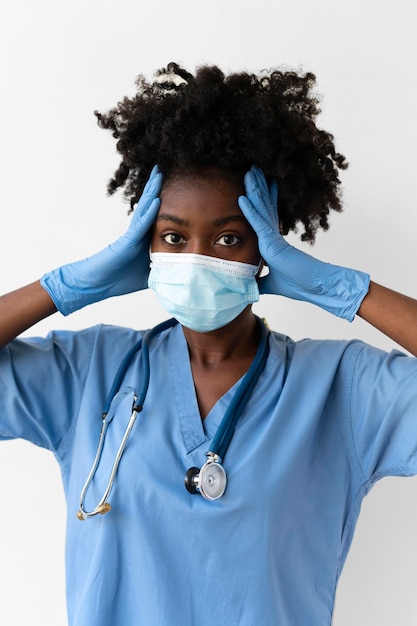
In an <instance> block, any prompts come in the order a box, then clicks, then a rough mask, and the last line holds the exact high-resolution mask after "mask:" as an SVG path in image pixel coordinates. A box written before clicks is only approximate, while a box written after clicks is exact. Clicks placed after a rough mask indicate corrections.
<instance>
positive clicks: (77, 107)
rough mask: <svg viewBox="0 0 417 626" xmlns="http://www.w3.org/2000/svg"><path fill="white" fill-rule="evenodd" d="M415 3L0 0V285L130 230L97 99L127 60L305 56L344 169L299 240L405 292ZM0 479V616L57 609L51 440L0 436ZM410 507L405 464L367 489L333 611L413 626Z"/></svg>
mask: <svg viewBox="0 0 417 626" xmlns="http://www.w3.org/2000/svg"><path fill="white" fill-rule="evenodd" d="M415 18H416V9H415V3H414V2H413V1H411V0H401V2H394V1H392V0H389V1H384V0H368V1H367V2H364V1H363V0H350V1H349V2H346V1H345V2H338V1H337V0H321V1H320V0H319V1H315V0H291V2H290V1H288V0H286V1H285V2H283V1H278V0H276V1H272V0H269V1H268V0H257V2H256V3H254V2H252V1H251V2H249V1H248V0H241V1H240V2H236V1H235V0H229V1H228V2H227V1H226V2H225V1H224V0H211V2H210V3H202V2H197V1H196V0H193V1H191V0H177V1H176V2H170V1H168V0H152V1H151V2H148V3H144V2H139V1H138V0H135V1H133V0H100V1H99V0H72V2H69V3H68V2H66V3H64V2H57V1H56V0H38V1H37V2H32V1H31V0H3V3H2V11H1V23H0V46H1V47H0V59H1V93H2V96H1V102H0V106H1V117H0V124H1V127H0V128H1V131H0V132H1V139H0V155H1V156H0V159H1V162H0V171H1V187H0V193H1V215H0V232H1V247H0V262H1V284H0V290H1V291H2V292H6V291H9V290H11V289H14V288H17V287H18V286H20V285H22V284H24V283H27V282H29V281H32V280H35V279H37V278H38V277H39V276H40V275H42V274H43V273H44V272H45V271H47V270H49V269H52V268H53V267H55V266H58V265H61V264H63V263H65V262H68V261H70V260H75V259H77V258H81V257H83V256H87V255H88V254H90V253H92V252H94V251H96V250H98V249H100V248H101V247H103V246H105V245H106V244H107V243H109V242H110V241H112V240H113V239H115V238H116V237H117V236H118V235H119V234H121V233H122V232H123V231H124V230H125V229H126V227H127V224H128V218H127V216H126V211H127V205H125V204H124V203H123V202H122V199H121V197H120V196H116V197H113V198H111V199H109V198H107V197H106V193H105V185H106V182H107V179H108V178H109V177H110V175H111V174H112V172H113V170H114V168H115V166H116V163H117V157H116V154H115V149H114V142H113V139H112V138H111V137H110V135H109V133H107V132H105V131H102V130H100V129H98V127H97V126H96V123H95V118H94V116H93V114H92V113H93V110H94V109H96V108H98V109H101V110H105V109H106V108H108V107H110V106H112V105H113V104H115V103H116V102H117V100H118V99H119V98H121V97H122V96H123V95H125V94H133V92H134V79H135V77H136V75H137V74H138V73H139V72H144V73H145V74H146V75H147V76H148V77H149V76H150V75H151V72H152V70H153V69H156V68H158V67H161V66H163V65H165V64H166V63H167V62H169V61H171V60H174V61H178V62H181V63H183V64H185V65H186V66H187V67H188V68H190V69H192V70H193V69H194V68H195V66H196V65H198V64H200V63H205V62H209V63H217V64H219V65H220V66H222V67H223V68H225V69H226V70H235V69H249V70H259V69H262V68H266V67H271V66H276V65H281V64H284V65H287V66H289V67H294V68H300V67H303V68H305V69H306V70H311V71H313V72H315V73H316V74H317V77H318V90H319V91H320V92H321V93H322V94H323V103H322V109H323V113H322V116H321V118H320V120H319V124H320V125H322V126H323V128H325V129H326V130H330V131H332V132H333V133H334V135H335V137H336V141H337V145H338V147H339V149H340V150H341V151H342V152H343V153H344V154H346V156H347V157H348V159H349V161H350V163H351V167H350V169H349V171H348V172H347V173H346V174H344V175H343V182H344V190H345V191H344V198H345V212H344V213H343V214H341V215H336V216H334V217H333V218H332V228H331V230H330V232H329V233H327V234H324V235H320V236H319V238H318V241H317V244H316V246H315V247H314V248H313V249H310V248H309V251H310V252H311V253H313V254H315V255H316V256H318V257H320V258H322V259H324V260H327V261H332V262H335V263H338V264H344V265H347V266H351V267H357V268H360V269H363V270H367V271H369V272H370V274H371V275H372V277H373V278H374V280H376V281H379V282H382V283H383V284H386V285H388V286H391V287H392V288H395V289H397V290H399V291H403V292H406V293H408V294H409V295H411V296H414V297H417V285H416V284H415V272H414V267H415V254H416V251H415V246H414V235H415V231H416V227H417V216H416V212H415V207H416V185H415V179H416V176H415V169H414V168H415V146H416V144H417V141H416V140H417V136H416V135H417V132H416V130H417V126H416V119H415V111H416V105H417V97H416V94H417V90H416V81H415V59H416V43H415V42H416V38H415ZM297 245H298V244H297ZM256 311H257V312H258V313H262V314H263V315H265V316H266V317H267V319H268V321H269V323H270V325H271V326H272V327H273V328H274V329H276V330H279V331H281V332H284V333H287V334H289V335H291V336H293V337H294V338H295V339H297V338H300V337H304V336H310V337H359V338H362V339H364V340H366V341H368V342H370V343H373V344H374V345H378V346H381V347H383V348H386V349H391V348H392V347H393V344H392V342H390V341H389V340H388V339H386V338H384V337H383V336H381V335H380V334H379V333H377V332H376V331H374V330H373V329H371V328H368V327H367V326H366V324H365V323H363V322H361V321H360V320H357V321H355V322H354V323H353V324H350V325H349V324H348V323H347V322H343V321H340V320H338V319H333V318H332V317H330V316H329V315H328V314H326V313H324V312H322V311H320V310H315V309H314V308H312V307H310V306H308V305H304V304H301V303H294V302H289V301H284V300H282V299H277V298H272V297H264V299H263V300H262V301H261V302H260V303H259V304H258V305H256ZM165 317H166V316H165V314H164V311H163V310H162V309H161V308H160V307H159V305H158V304H157V303H156V300H155V299H154V298H153V297H152V294H149V293H141V294H136V295H133V296H127V297H124V298H120V299H116V300H112V301H107V302H104V303H100V304H97V305H94V306H92V307H90V308H88V309H86V310H83V311H80V312H78V313H76V314H74V315H72V316H70V317H69V318H63V317H61V316H59V315H55V316H53V317H52V318H50V319H48V320H46V321H45V322H43V323H41V324H39V325H38V327H37V328H35V329H32V331H31V334H33V333H37V334H45V333H46V332H47V331H48V330H49V329H50V328H52V327H54V328H57V327H61V328H64V327H65V328H75V329H76V328H81V327H84V326H87V325H90V324H95V323H97V322H99V321H104V322H111V323H115V324H122V325H133V326H136V327H148V326H151V325H153V324H155V323H156V322H157V321H160V320H162V319H164V318H165ZM57 411H59V399H57ZM0 494H1V509H0V590H1V591H0V594H1V597H0V601H1V610H0V615H1V617H0V621H1V623H3V624H7V625H8V626H18V625H19V626H20V625H21V624H31V625H32V626H37V625H41V624H42V626H48V625H53V626H60V625H64V624H65V623H66V614H65V595H64V563H63V561H64V532H65V528H64V525H65V503H64V500H63V495H62V491H61V484H60V475H59V470H58V467H57V465H56V463H55V461H54V459H53V458H52V455H50V454H49V453H47V452H45V451H43V450H38V449H36V448H35V447H33V446H30V445H29V444H26V443H22V442H7V443H4V444H2V446H1V450H0ZM74 514H75V512H74ZM416 522H417V481H416V479H408V480H400V479H390V480H386V481H385V482H384V483H381V484H380V485H378V486H377V487H376V488H375V489H374V491H373V492H372V493H371V494H370V496H369V497H368V499H367V500H366V503H365V505H364V507H363V514H362V517H361V520H360V523H359V525H358V529H357V533H356V536H355V540H354V544H353V548H352V551H351V554H350V556H349V559H348V562H347V565H346V568H345V572H344V574H343V576H342V580H341V584H340V587H339V592H338V595H337V605H336V612H335V619H334V624H335V625H336V626H348V625H349V626H350V625H352V624H355V626H373V625H377V624H378V626H388V625H393V624H395V625H397V624H401V626H411V625H414V626H415V624H416V622H417V596H416V594H415V591H414V590H415V586H416V583H417V574H416V573H415V565H414V563H415V554H416V552H417V532H416V527H417V524H416Z"/></svg>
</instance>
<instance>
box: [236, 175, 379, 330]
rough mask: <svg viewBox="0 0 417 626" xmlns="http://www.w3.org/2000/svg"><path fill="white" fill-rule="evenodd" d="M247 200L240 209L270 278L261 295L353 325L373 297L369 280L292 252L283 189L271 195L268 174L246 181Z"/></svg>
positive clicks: (263, 283)
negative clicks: (282, 217)
mask: <svg viewBox="0 0 417 626" xmlns="http://www.w3.org/2000/svg"><path fill="white" fill-rule="evenodd" d="M245 189H246V196H241V197H240V198H239V200H238V202H239V207H240V209H241V211H242V213H243V215H244V216H245V217H246V219H247V220H248V222H249V223H250V225H251V226H252V228H253V229H254V231H255V232H256V234H257V235H258V245H259V251H260V253H261V255H262V258H263V259H264V261H265V263H266V264H267V265H268V267H269V274H268V275H267V276H265V277H263V278H261V279H260V281H259V291H260V293H274V294H278V295H282V296H286V297H287V298H293V299H295V300H303V301H305V302H310V303H312V304H316V305H317V306H319V307H321V308H323V309H325V310H326V311H329V313H333V314H334V315H337V316H339V317H342V318H344V319H347V320H349V321H350V322H351V321H352V320H353V319H354V317H355V315H356V312H357V310H358V309H359V307H360V305H361V302H362V300H363V299H364V297H365V296H366V294H367V293H368V289H369V282H370V278H369V275H368V274H364V273H363V272H358V271H356V270H351V269H348V268H345V267H339V266H337V265H331V264H330V263H323V262H322V261H319V260H317V259H315V258H313V257H311V256H310V255H308V254H306V253H305V252H302V251H301V250H298V249H297V248H294V247H293V246H291V245H290V244H289V243H288V242H287V241H285V239H284V237H283V236H282V235H281V233H280V230H279V217H278V209H277V200H278V186H277V185H276V183H273V184H272V185H271V188H270V189H268V184H267V182H266V180H265V176H264V174H263V172H262V171H261V170H260V169H259V168H257V167H252V168H251V169H250V171H249V172H247V174H246V176H245Z"/></svg>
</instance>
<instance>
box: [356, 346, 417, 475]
mask: <svg viewBox="0 0 417 626" xmlns="http://www.w3.org/2000/svg"><path fill="white" fill-rule="evenodd" d="M351 426H352V434H353V440H354V445H355V449H356V453H357V456H358V460H359V463H360V465H361V467H362V470H363V472H364V474H365V479H366V480H368V481H371V482H373V481H375V480H378V479H379V478H381V477H383V476H387V475H392V476H411V475H414V474H416V473H417V359H415V358H414V357H409V356H407V355H405V354H403V353H401V352H398V351H393V352H391V353H389V354H388V353H385V352H382V351H381V350H377V349H375V348H372V347H370V346H366V345H364V346H363V347H362V349H360V350H359V352H358V354H357V357H356V363H355V367H354V374H353V379H352V391H351Z"/></svg>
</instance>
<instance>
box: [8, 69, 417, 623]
mask: <svg viewBox="0 0 417 626" xmlns="http://www.w3.org/2000/svg"><path fill="white" fill-rule="evenodd" d="M313 83H314V77H313V76H312V75H310V74H306V75H305V76H298V75H297V74H295V73H293V72H279V71H273V72H271V73H270V74H269V75H267V74H262V75H260V76H259V77H255V76H250V75H246V74H237V75H234V74H232V75H230V76H227V77H226V76H224V75H223V74H222V73H221V71H220V70H219V69H218V68H208V67H203V68H200V69H199V70H198V72H197V73H196V76H192V75H191V74H189V73H188V72H186V71H185V70H183V69H182V68H180V67H178V66H176V65H175V64H171V65H170V66H168V68H167V69H166V70H163V71H161V72H160V73H159V74H158V76H157V79H156V80H155V81H154V82H153V83H152V84H148V83H147V82H146V81H145V80H144V79H143V78H140V79H139V81H138V93H137V94H136V96H134V97H133V98H131V99H127V98H126V99H124V100H123V101H122V102H121V103H119V104H118V106H117V107H116V108H115V109H113V110H112V111H110V112H109V113H107V114H106V115H101V114H97V115H98V119H99V123H100V125H101V126H102V127H104V128H109V129H111V130H112V131H113V134H114V136H115V137H116V138H117V139H118V143H117V146H118V150H119V152H120V154H121V156H122V162H121V165H120V167H119V169H118V171H117V172H116V174H115V176H114V178H113V179H112V180H111V181H110V184H109V191H110V192H113V191H115V190H116V189H117V188H119V187H123V186H124V188H125V194H126V196H127V197H128V198H130V200H131V204H132V207H133V206H135V205H136V203H137V206H136V208H135V212H134V214H133V218H132V222H131V225H130V227H129V229H128V231H127V233H126V234H125V235H124V236H122V237H121V238H120V239H118V240H117V241H116V242H115V243H114V244H112V245H111V246H109V247H108V248H107V249H105V250H104V251H102V252H100V253H98V254H96V255H94V256H92V257H90V258H88V259H86V260H83V261H80V262H77V263H73V264H70V265H67V266H63V267H61V268H58V269H57V270H54V271H52V272H49V273H48V274H46V275H45V276H43V277H42V279H41V281H39V282H37V283H34V284H32V285H29V286H27V287H24V288H23V289H21V290H18V291H16V292H14V293H12V294H9V295H6V296H4V297H3V298H2V299H1V319H2V331H1V342H2V345H3V346H5V347H4V349H3V350H2V351H1V356H0V367H1V374H2V375H1V385H2V387H1V390H0V398H1V399H0V403H1V410H0V434H1V436H2V437H3V438H11V437H24V438H26V439H29V440H30V441H33V442H34V443H36V444H38V445H41V446H44V447H46V448H49V449H51V450H52V451H53V452H54V454H55V455H56V457H57V459H58V461H59V463H60V465H61V468H62V474H63V480H64V487H65V491H66V497H67V501H68V511H69V513H68V532H67V589H68V612H69V623H70V624H71V625H77V626H81V625H82V626H84V625H85V624H87V623H88V624H92V625H94V624H97V625H98V624H100V625H101V626H103V625H104V626H105V625H106V624H108V625H110V624H111V625H114V624H123V625H130V624H132V625H133V624H134V625H135V626H136V625H138V624H146V625H149V624H152V626H159V625H172V624H179V623H180V624H187V625H193V626H194V625H195V626H206V625H208V624H211V623H212V621H213V620H214V619H215V620H217V621H221V623H224V624H236V625H237V624H239V625H242V626H249V625H251V626H253V625H255V624H256V625H258V624H262V625H271V626H272V625H277V624H279V625H280V626H284V625H285V626H294V625H295V624H297V625H298V624H299V625H300V626H301V625H302V626H306V625H310V624H311V625H312V626H313V625H314V626H324V625H326V626H328V625H329V624H330V623H331V615H332V608H333V600H334V592H335V587H336V584H337V580H338V577H339V574H340V571H341V568H342V566H343V563H344V560H345V557H346V554H347V551H348V549H349V545H350V542H351V539H352V535H353V530H354V526H355V523H356V520H357V517H358V513H359V509H360V504H361V501H362V498H363V497H364V495H365V494H366V492H367V491H368V490H369V489H370V487H371V486H372V484H373V483H374V482H375V481H376V480H377V479H378V478H380V477H382V476H384V475H387V474H397V475H400V474H401V475H411V474H415V473H417V462H416V460H415V459H416V449H417V425H416V419H415V417H416V412H417V397H416V392H415V388H416V387H415V378H416V376H417V361H416V360H415V359H414V358H411V357H407V356H405V355H403V354H400V353H398V352H395V353H392V354H390V355H388V354H386V353H384V352H382V351H380V350H376V349H374V348H371V347H369V346H366V345H364V344H362V343H360V342H343V341H310V340H309V341H301V342H297V343H295V342H293V341H291V340H290V339H289V338H287V337H285V336H283V335H280V334H279V333H269V332H268V331H267V329H266V327H265V325H264V324H263V323H261V322H260V320H258V319H257V318H256V317H255V316H254V315H253V313H252V310H251V304H252V303H253V302H254V301H256V300H257V299H258V297H259V293H270V294H278V295H283V296H286V297H290V298H295V299H299V300H304V301H308V302H310V303H312V304H315V305H317V306H320V307H322V308H324V309H326V310H327V311H329V312H330V313H332V314H335V315H338V316H340V317H342V318H345V319H348V320H352V319H353V318H354V317H355V315H360V316H361V317H363V318H364V319H365V320H367V321H368V322H370V323H371V324H373V325H374V326H376V327H377V328H379V329H380V330H381V331H382V332H384V333H386V334H387V335H388V336H390V337H391V338H393V339H394V340H395V341H397V342H399V343H400V344H402V345H403V346H404V347H405V348H406V349H407V350H409V351H410V352H412V353H413V354H417V337H416V331H415V327H416V324H415V321H416V319H417V304H416V302H415V301H414V300H411V299H409V298H407V297H405V296H401V295H399V294H396V293H395V292H392V291H390V290H387V289H385V288H383V287H381V286H379V285H376V284H374V283H373V282H371V281H370V279H369V276H368V275H367V274H364V273H362V272H358V271H355V270H350V269H347V268H341V267H338V266H334V265H329V264H326V263H322V262H320V261H318V260H316V259H313V258H312V257H310V256H309V255H306V254H304V253H303V252H301V251H299V250H297V249H295V248H294V247H292V246H290V245H289V244H288V243H287V242H286V241H285V239H284V237H283V235H285V234H287V233H288V232H289V230H292V229H295V228H296V227H297V225H298V224H300V223H301V224H302V225H303V226H304V233H303V235H302V238H303V239H305V240H308V241H313V240H314V235H315V232H316V231H317V228H319V227H322V228H325V229H326V228H327V226H328V221H327V216H328V213H329V210H330V209H334V210H340V206H341V205H340V199H339V193H338V185H339V179H338V168H343V167H345V166H346V165H345V161H344V157H343V156H342V155H339V154H337V153H336V151H335V148H334V144H333V138H332V136H331V135H329V134H328V133H326V132H324V131H321V130H319V129H318V128H317V127H316V125H315V122H314V120H315V117H316V115H317V112H318V109H317V101H316V99H315V98H314V97H313V96H312V95H311V87H312V85H313ZM154 163H157V164H158V166H157V167H156V166H155V167H153V165H154ZM149 172H150V176H149ZM148 177H149V181H148V183H147V184H146V186H145V181H146V179H147V178H148ZM275 181H278V183H279V193H278V185H277V183H276V182H275ZM278 196H279V200H278ZM277 206H278V209H279V213H278V210H277ZM149 264H150V265H151V269H150V270H149ZM148 284H149V286H150V287H151V288H153V289H154V290H155V291H156V293H157V295H158V297H159V298H160V300H161V302H162V303H163V305H164V306H165V308H166V309H167V311H168V312H169V313H170V314H171V315H172V316H173V317H174V318H175V319H177V320H178V321H179V324H175V325H171V326H169V327H164V329H163V330H162V331H161V332H159V333H157V334H156V335H154V336H153V337H152V338H151V339H150V340H149V361H150V363H149V366H150V379H149V385H148V388H147V393H146V397H145V399H144V400H143V398H142V397H141V394H142V390H141V385H142V381H143V380H144V379H145V380H146V369H147V365H146V360H143V359H142V357H143V354H144V353H145V352H146V351H145V349H144V348H142V349H141V350H140V349H136V348H135V347H134V346H135V345H136V343H137V341H138V339H140V338H141V337H142V335H143V333H141V332H139V331H136V330H133V329H123V328H114V327H103V326H98V327H96V328H93V329H87V330H85V331H80V332H75V333H69V332H56V333H52V334H51V335H50V336H49V337H48V338H46V339H33V340H24V341H22V340H18V339H14V338H15V337H16V336H17V335H18V334H19V333H20V332H22V331H23V330H24V329H27V328H29V327H30V326H31V325H32V324H34V323H35V322H37V321H38V320H40V319H42V318H44V317H46V316H47V315H50V314H52V313H54V312H55V311H56V310H58V311H60V312H61V313H63V314H64V315H67V314H69V313H71V312H72V311H75V310H77V309H79V308H81V307H83V306H86V305H88V304H90V303H92V302H96V301H98V300H101V299H103V298H106V297H110V296H114V295H121V294H123V293H128V292H131V291H135V290H140V289H145V288H146V287H147V286H148ZM132 346H133V347H134V351H133V353H132V354H130V356H129V358H128V359H127V362H126V364H125V366H126V367H125V368H124V370H123V372H122V374H121V375H120V377H118V376H117V372H118V369H119V365H120V363H121V362H122V361H123V360H124V359H125V356H126V354H127V353H128V352H129V350H132ZM261 353H262V354H261ZM262 359H266V362H265V363H264V364H263V365H262V366H261V367H260V369H259V371H258V372H257V373H256V382H255V383H254V385H253V386H252V387H251V385H249V387H248V389H247V391H246V392H245V395H244V398H243V401H242V402H240V403H238V405H237V411H236V412H235V413H234V415H232V416H231V419H232V420H233V419H235V421H236V427H235V428H234V427H233V428H232V429H231V435H232V436H231V441H230V443H229V442H228V441H226V443H225V440H227V436H226V435H225V436H224V437H223V432H221V434H222V437H219V431H222V430H223V424H224V422H223V421H222V420H223V417H224V416H225V414H227V416H228V419H229V417H230V414H229V410H230V407H231V406H234V399H235V398H237V397H239V394H240V393H241V392H242V389H246V385H247V383H248V377H247V376H245V374H246V373H247V372H248V370H249V368H250V369H251V373H250V376H249V378H251V377H252V369H253V368H252V366H253V364H258V362H259V363H261V364H262ZM115 378H116V379H118V378H119V379H118V380H117V384H116V385H114V384H113V383H114V380H115ZM109 392H110V394H109ZM57 398H58V399H59V400H60V403H59V410H58V411H57V409H56V407H57ZM142 405H143V406H142ZM103 408H104V413H105V414H107V417H106V419H108V420H111V421H110V426H109V428H108V431H107V436H106V442H105V446H104V449H103V452H102V454H101V458H100V464H99V468H98V470H97V472H96V474H95V475H94V477H93V479H92V481H91V484H90V485H89V489H88V490H87V493H86V494H84V497H83V498H82V503H81V509H80V511H79V512H78V518H79V519H77V517H76V515H75V513H76V511H77V509H78V507H79V494H80V492H81V490H82V488H83V485H84V483H85V479H86V477H87V475H88V473H89V471H90V468H91V465H92V463H93V460H94V457H95V454H96V446H97V435H98V433H97V429H98V422H99V420H98V419H97V418H98V417H99V416H100V415H101V414H102V413H103ZM132 411H133V413H132ZM131 414H133V415H134V416H135V418H136V423H135V425H134V429H133V434H132V436H131V437H130V439H129V440H128V443H127V445H126V448H125V451H124V453H123V457H122V459H121V462H120V465H119V467H118V471H117V476H116V480H115V484H114V489H113V490H112V491H111V493H110V496H109V497H108V498H107V497H106V498H102V494H103V493H104V492H105V491H106V485H107V481H108V476H109V474H110V472H111V469H112V466H113V461H114V458H115V456H117V453H118V448H119V445H120V441H121V440H122V438H123V436H124V433H125V429H126V427H127V426H128V424H129V418H130V417H131ZM226 431H227V429H226ZM226 434H227V432H226ZM218 440H220V447H219V448H216V446H215V445H214V444H215V443H216V445H217V443H218ZM213 448H214V451H213ZM207 451H210V452H211V453H212V454H211V455H210V454H209V455H208V457H207V456H206V453H207ZM220 452H221V453H220ZM218 457H221V458H220V459H219V458H218ZM219 460H222V462H223V466H224V469H225V471H226V472H227V484H226V485H225V484H224V478H225V474H223V470H222V469H221V466H220V465H219V463H218V461H219ZM207 467H208V471H205V470H206V469H207ZM184 476H185V483H186V484H185V485H184ZM204 476H205V477H206V478H207V480H205V479H204ZM223 492H224V493H223ZM202 496H204V497H202ZM217 496H219V497H217ZM97 502H101V506H100V509H99V511H98V512H99V513H102V514H103V515H94V516H92V517H93V519H89V517H91V513H92V512H94V513H95V512H96V511H94V507H95V506H96V504H97ZM105 513H106V514H105ZM80 520H82V521H80Z"/></svg>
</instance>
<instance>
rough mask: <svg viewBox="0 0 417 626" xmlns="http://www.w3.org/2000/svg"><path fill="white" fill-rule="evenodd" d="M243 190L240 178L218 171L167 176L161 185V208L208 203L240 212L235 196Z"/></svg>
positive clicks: (186, 208) (218, 208)
mask: <svg viewBox="0 0 417 626" xmlns="http://www.w3.org/2000/svg"><path fill="white" fill-rule="evenodd" d="M243 193H244V185H243V180H239V179H238V178H237V177H233V178H232V177H231V176H225V175H222V174H219V173H215V172H213V173H209V174H207V173H205V174H204V175H200V174H198V173H197V174H188V175H184V176H175V177H172V178H168V179H167V180H166V182H165V183H164V186H163V188H162V191H161V194H160V198H161V210H162V209H163V208H167V207H170V208H176V207H177V208H182V209H183V210H190V209H192V208H193V207H194V208H198V207H200V208H201V207H206V208H209V207H211V208H212V210H213V209H216V210H220V211H221V210H230V209H232V208H234V209H236V211H238V212H240V209H239V207H238V203H237V200H238V197H239V196H240V195H242V194H243Z"/></svg>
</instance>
